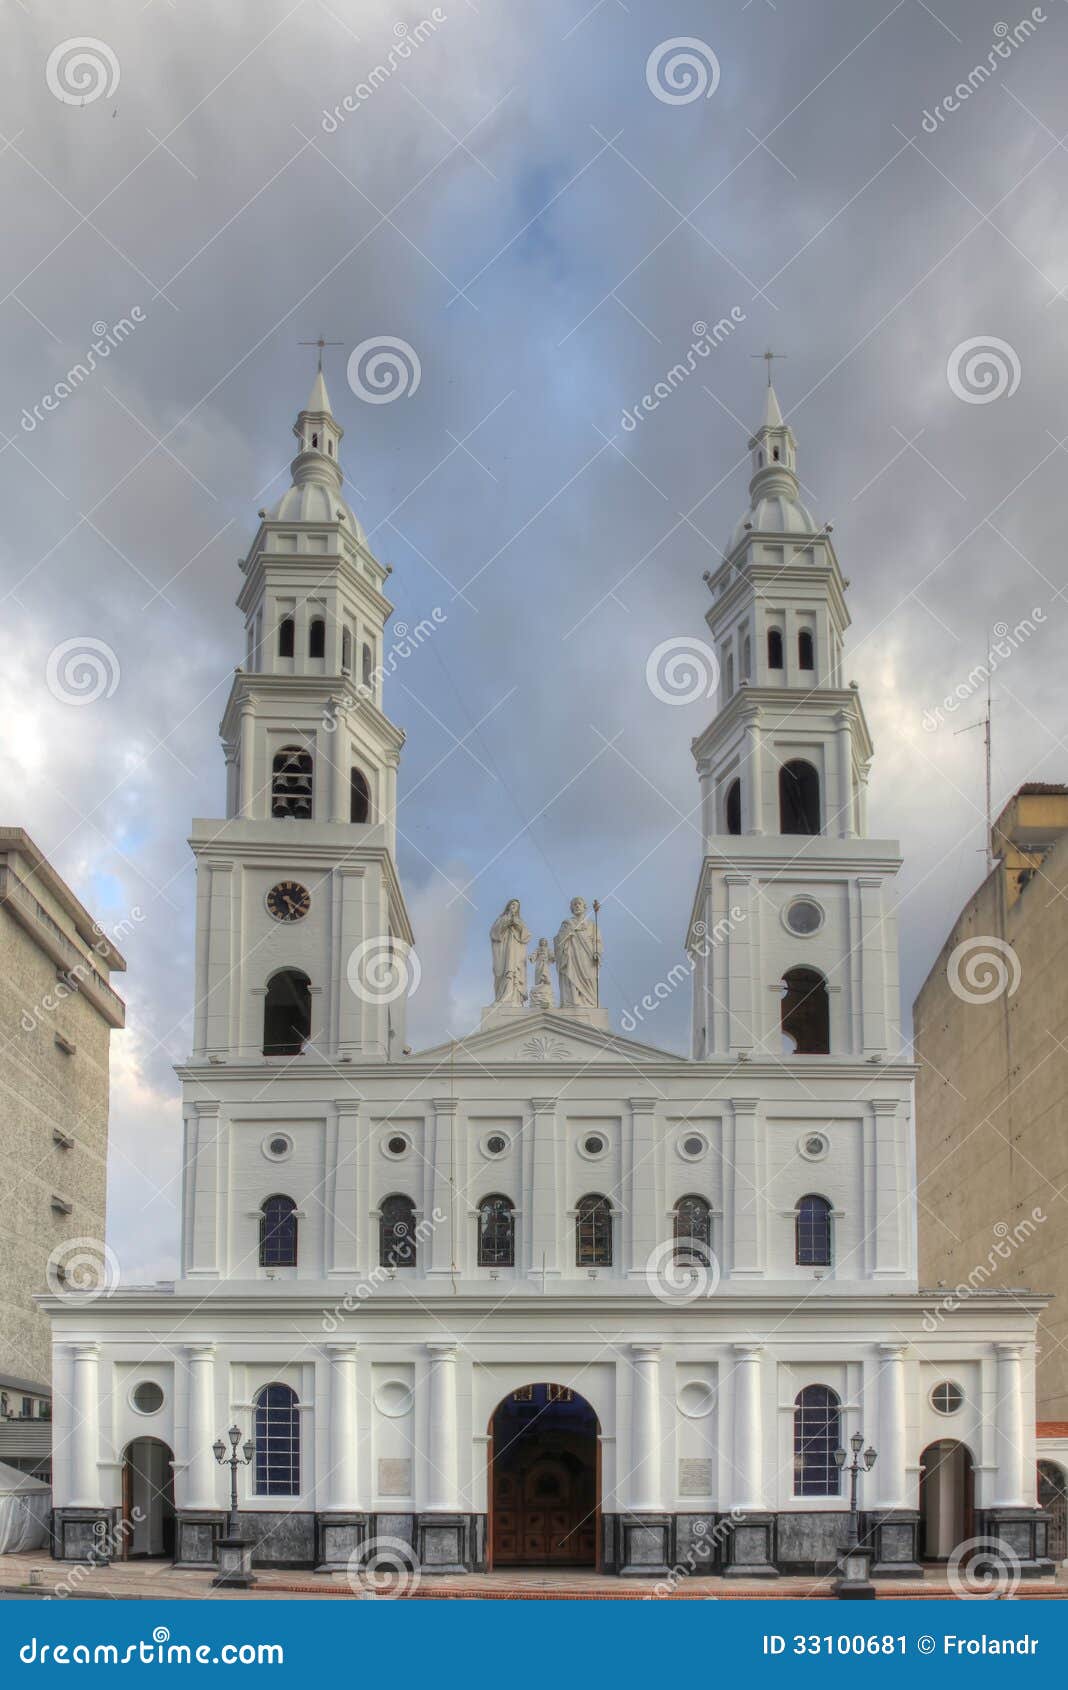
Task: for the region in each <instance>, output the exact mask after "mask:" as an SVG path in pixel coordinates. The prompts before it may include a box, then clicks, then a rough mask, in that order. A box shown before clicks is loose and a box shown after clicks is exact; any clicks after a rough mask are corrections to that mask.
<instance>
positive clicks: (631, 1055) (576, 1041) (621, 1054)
mask: <svg viewBox="0 0 1068 1690" xmlns="http://www.w3.org/2000/svg"><path fill="white" fill-rule="evenodd" d="M465 1058H466V1059H470V1061H472V1062H478V1063H481V1064H487V1063H496V1062H537V1063H543V1064H545V1065H546V1066H547V1067H551V1066H553V1065H558V1066H561V1067H574V1066H575V1065H576V1064H580V1065H585V1064H588V1063H590V1062H594V1063H597V1062H602V1063H618V1062H627V1063H639V1064H645V1065H649V1064H653V1065H656V1066H660V1065H666V1064H669V1063H678V1062H684V1061H686V1058H685V1057H684V1056H680V1055H679V1053H678V1052H677V1051H671V1050H659V1049H658V1048H657V1047H656V1046H655V1045H647V1044H642V1043H641V1042H640V1041H639V1040H637V1039H629V1038H625V1037H624V1036H623V1035H622V1034H620V1033H614V1032H612V1031H611V1030H608V1029H605V1028H604V1027H598V1026H591V1025H589V1024H588V1023H586V1022H583V1021H577V1020H572V1018H571V1017H570V1016H568V1015H567V1014H566V1013H565V1012H564V1011H563V1010H527V1011H523V1012H520V1013H517V1014H516V1015H515V1016H513V1017H512V1018H510V1019H509V1020H508V1021H507V1022H504V1023H497V1024H494V1025H490V1026H484V1027H480V1028H478V1029H477V1030H476V1031H475V1032H473V1033H469V1034H468V1035H467V1036H466V1037H465V1038H462V1039H454V1040H451V1041H449V1042H448V1043H447V1044H441V1045H434V1046H433V1047H432V1048H431V1049H429V1050H419V1051H416V1052H415V1053H414V1055H413V1056H412V1058H411V1060H412V1061H413V1062H442V1061H445V1060H452V1061H454V1062H463V1061H464V1060H465Z"/></svg>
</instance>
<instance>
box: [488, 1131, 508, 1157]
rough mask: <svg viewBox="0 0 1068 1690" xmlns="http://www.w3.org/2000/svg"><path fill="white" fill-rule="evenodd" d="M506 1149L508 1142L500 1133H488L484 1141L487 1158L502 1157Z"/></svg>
mask: <svg viewBox="0 0 1068 1690" xmlns="http://www.w3.org/2000/svg"><path fill="white" fill-rule="evenodd" d="M507 1149H508V1140H507V1139H506V1138H504V1137H503V1136H502V1134H501V1133H490V1136H489V1138H488V1139H487V1140H486V1155H487V1156H503V1155H504V1153H505V1151H506V1150H507Z"/></svg>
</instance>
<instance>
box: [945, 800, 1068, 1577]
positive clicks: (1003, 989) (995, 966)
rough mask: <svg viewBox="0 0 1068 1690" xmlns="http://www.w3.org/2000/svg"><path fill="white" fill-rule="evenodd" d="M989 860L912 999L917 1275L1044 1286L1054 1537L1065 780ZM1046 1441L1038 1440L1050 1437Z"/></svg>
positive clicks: (1065, 1426)
mask: <svg viewBox="0 0 1068 1690" xmlns="http://www.w3.org/2000/svg"><path fill="white" fill-rule="evenodd" d="M991 849H992V851H993V853H994V856H995V858H996V861H995V866H994V868H993V870H992V871H991V873H990V874H989V875H988V876H987V877H986V879H985V880H984V881H983V884H982V885H981V886H980V887H979V888H978V890H977V891H976V892H975V893H974V894H973V895H972V897H971V898H969V900H968V902H967V903H966V904H965V906H964V908H963V909H962V910H961V912H960V915H959V916H958V917H957V920H956V921H955V923H954V924H953V927H952V930H951V931H950V934H949V936H948V938H947V939H946V942H945V944H944V945H943V947H942V950H941V952H940V954H939V957H938V959H937V961H936V962H935V964H934V967H933V968H932V969H931V972H930V974H929V975H928V976H927V979H926V980H925V981H924V984H923V986H922V988H921V990H920V993H919V995H918V997H917V999H916V1003H915V1007H914V1016H915V1039H916V1057H917V1061H918V1063H919V1076H918V1081H917V1095H916V1132H917V1176H918V1192H919V1205H920V1229H919V1236H920V1278H921V1283H923V1284H927V1285H935V1286H942V1287H945V1288H946V1290H947V1292H948V1293H949V1294H951V1295H953V1294H956V1295H957V1298H958V1300H959V1301H960V1302H961V1303H962V1304H963V1303H965V1302H967V1301H968V1300H970V1299H971V1298H972V1296H973V1295H974V1293H975V1292H977V1291H996V1292H999V1293H1001V1295H1002V1296H1003V1297H1004V1298H1006V1299H1007V1300H1011V1299H1012V1298H1013V1297H1014V1296H1016V1295H1018V1294H1019V1293H1018V1291H1017V1288H1018V1287H1020V1286H1034V1287H1036V1288H1040V1289H1041V1290H1042V1291H1044V1292H1050V1293H1053V1300H1052V1302H1051V1303H1049V1305H1048V1306H1047V1307H1046V1308H1045V1309H1044V1310H1043V1311H1042V1313H1041V1315H1040V1316H1039V1332H1038V1371H1037V1384H1036V1391H1037V1413H1038V1422H1039V1436H1040V1440H1041V1442H1042V1445H1043V1447H1042V1449H1041V1452H1040V1453H1041V1455H1042V1459H1043V1461H1044V1463H1045V1464H1046V1466H1047V1468H1048V1471H1045V1472H1044V1474H1043V1480H1044V1486H1043V1489H1044V1496H1045V1500H1046V1501H1047V1503H1049V1504H1050V1505H1051V1507H1052V1509H1053V1511H1054V1513H1055V1515H1056V1518H1057V1520H1058V1545H1059V1552H1060V1555H1061V1556H1062V1558H1063V1556H1064V1555H1065V1554H1068V1545H1066V1544H1065V1539H1064V1524H1063V1520H1064V1492H1065V1481H1066V1478H1068V1463H1066V1462H1065V1459H1064V1447H1063V1446H1064V1437H1065V1433H1066V1432H1068V1225H1066V1220H1068V1214H1066V1207H1065V1203H1066V1199H1065V1191H1066V1189H1068V1136H1066V1134H1065V1127H1064V1123H1065V1119H1066V1118H1068V968H1066V967H1065V956H1066V954H1068V787H1065V786H1050V785H1043V784H1039V783H1035V782H1030V783H1028V784H1027V785H1025V786H1022V787H1021V788H1020V790H1019V791H1018V792H1017V793H1016V795H1015V796H1014V797H1013V798H1012V799H1010V801H1009V803H1008V804H1006V806H1005V808H1004V810H1003V811H1002V812H1001V814H1000V815H999V816H998V818H997V820H996V822H995V823H994V826H993V829H992V835H991ZM1051 1438H1054V1439H1057V1440H1058V1443H1057V1447H1054V1446H1053V1445H1052V1444H1051V1445H1049V1447H1048V1448H1047V1447H1046V1443H1047V1440H1048V1439H1051Z"/></svg>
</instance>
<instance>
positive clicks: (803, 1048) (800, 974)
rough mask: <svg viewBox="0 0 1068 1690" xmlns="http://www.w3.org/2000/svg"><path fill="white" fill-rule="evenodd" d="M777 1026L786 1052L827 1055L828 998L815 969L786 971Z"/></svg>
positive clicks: (829, 1036)
mask: <svg viewBox="0 0 1068 1690" xmlns="http://www.w3.org/2000/svg"><path fill="white" fill-rule="evenodd" d="M782 985H783V994H782V1009H781V1013H780V1025H781V1027H782V1035H783V1041H784V1045H785V1053H786V1054H787V1055H794V1056H826V1055H827V1054H828V1052H829V1051H830V1048H831V1013H830V999H829V998H828V995H827V982H826V980H825V979H824V978H823V975H822V974H821V973H820V971H819V969H818V968H789V969H787V971H786V973H785V974H784V975H783V977H782Z"/></svg>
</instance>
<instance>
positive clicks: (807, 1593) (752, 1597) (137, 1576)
mask: <svg viewBox="0 0 1068 1690" xmlns="http://www.w3.org/2000/svg"><path fill="white" fill-rule="evenodd" d="M31 1573H32V1574H34V1575H36V1574H39V1575H40V1576H39V1580H38V1579H36V1578H35V1582H33V1583H31ZM256 1577H257V1581H258V1582H257V1584H256V1586H255V1588H254V1589H253V1590H251V1591H241V1590H213V1589H212V1588H211V1575H210V1574H209V1573H207V1572H190V1571H187V1570H179V1569H178V1568H175V1567H172V1566H171V1565H170V1564H169V1562H166V1561H119V1562H116V1563H115V1564H114V1565H113V1566H110V1567H93V1568H89V1567H81V1566H78V1565H76V1564H75V1563H72V1562H69V1561H66V1562H60V1561H52V1560H50V1559H49V1557H48V1556H47V1555H46V1554H42V1553H41V1552H40V1551H31V1552H30V1553H28V1554H21V1555H0V1593H3V1594H5V1595H8V1596H42V1597H52V1598H59V1599H60V1600H66V1599H68V1598H83V1597H90V1598H97V1599H100V1600H105V1601H106V1600H113V1599H115V1598H118V1597H125V1598H127V1599H131V1598H132V1599H136V1600H140V1601H155V1602H159V1601H164V1602H173V1601H189V1600H194V1599H196V1598H203V1597H209V1598H211V1599H212V1600H219V1601H224V1602H243V1601H247V1600H248V1599H249V1598H253V1599H257V1600H262V1599H264V1598H270V1599H272V1600H273V1599H275V1598H277V1599H279V1600H281V1601H287V1600H288V1601H294V1600H303V1601H308V1600H309V1599H316V1598H319V1599H321V1600H327V1601H328V1600H331V1599H337V1598H341V1599H342V1600H345V1599H348V1600H349V1601H352V1600H353V1599H354V1598H355V1597H356V1596H358V1595H361V1594H364V1595H366V1594H368V1593H369V1594H371V1595H374V1589H373V1585H372V1581H371V1580H367V1582H366V1589H365V1591H363V1592H361V1591H354V1590H353V1589H352V1588H351V1586H350V1584H349V1582H348V1579H347V1578H346V1576H345V1574H344V1573H312V1572H307V1571H303V1570H297V1571H285V1572H283V1571H276V1570H271V1571H261V1572H257V1574H256ZM666 1582H667V1581H664V1580H657V1579H618V1578H613V1577H610V1576H606V1575H605V1574H602V1573H593V1572H581V1571H567V1570H563V1571H559V1572H556V1571H552V1570H548V1569H547V1570H545V1571H529V1572H528V1571H522V1572H495V1573H480V1574H466V1575H463V1576H458V1577H447V1576H446V1577H435V1576H430V1575H428V1576H426V1577H422V1578H418V1577H416V1576H414V1575H413V1576H412V1578H411V1581H410V1582H409V1583H408V1585H407V1588H405V1589H403V1590H400V1591H397V1592H396V1594H397V1595H403V1596H404V1597H406V1598H408V1599H409V1600H412V1599H414V1600H417V1601H425V1600H431V1601H434V1600H437V1601H464V1600H466V1601H513V1602H514V1601H519V1602H531V1601H534V1602H538V1601H541V1602H544V1601H565V1602H582V1601H585V1602H591V1601H602V1602H603V1601H613V1602H640V1601H642V1600H648V1599H650V1598H651V1599H653V1600H667V1601H676V1602H688V1601H689V1602H692V1601H708V1600H709V1599H713V1598H714V1599H716V1600H720V1601H750V1602H752V1601H760V1600H764V1601H767V1600H769V1599H774V1598H782V1597H791V1598H794V1599H797V1600H807V1599H812V1598H819V1597H826V1596H829V1595H830V1586H831V1583H832V1575H830V1574H828V1575H826V1576H825V1577H823V1578H781V1579H775V1580H772V1581H770V1582H769V1581H760V1582H756V1581H754V1582H752V1583H750V1584H747V1583H746V1582H745V1581H744V1580H741V1579H722V1578H708V1577H683V1578H680V1579H679V1581H678V1582H677V1584H676V1585H675V1587H674V1589H673V1590H672V1591H671V1593H670V1594H669V1595H665V1594H664V1592H665V1588H666ZM877 1590H878V1593H879V1595H880V1596H885V1597H898V1598H901V1597H904V1598H908V1599H921V1600H922V1599H923V1598H930V1597H939V1596H943V1597H944V1596H950V1595H952V1594H953V1593H952V1591H951V1590H950V1588H949V1585H948V1583H947V1580H946V1576H945V1573H944V1572H943V1571H941V1570H936V1569H932V1570H931V1571H929V1572H927V1573H926V1574H925V1575H924V1578H923V1579H922V1581H912V1580H900V1581H899V1580H895V1579H885V1580H879V1581H877ZM385 1594H386V1592H385V1591H383V1595H385ZM1015 1594H1016V1595H1017V1596H1018V1597H1023V1598H1028V1597H1037V1598H1042V1599H1045V1600H1051V1599H1052V1600H1057V1599H1058V1598H1059V1599H1061V1600H1063V1599H1064V1598H1065V1597H1068V1569H1065V1568H1063V1567H1062V1568H1061V1569H1060V1570H1059V1572H1058V1575H1057V1577H1056V1579H1040V1580H1032V1581H1029V1582H1024V1583H1022V1584H1021V1585H1020V1587H1019V1589H1018V1590H1017V1591H1016V1593H1015Z"/></svg>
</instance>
